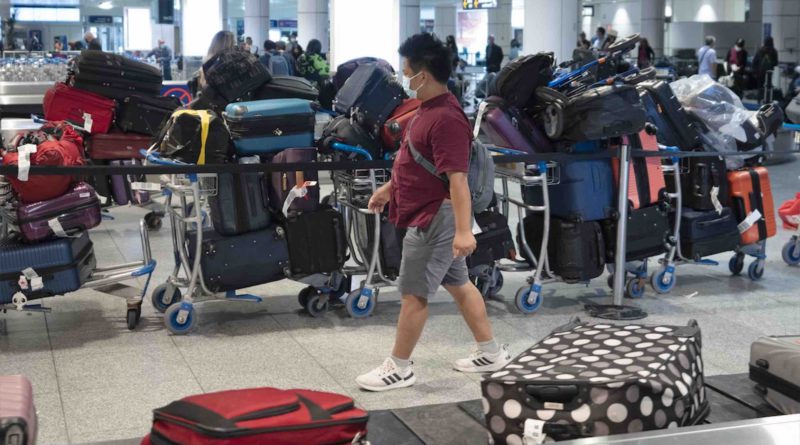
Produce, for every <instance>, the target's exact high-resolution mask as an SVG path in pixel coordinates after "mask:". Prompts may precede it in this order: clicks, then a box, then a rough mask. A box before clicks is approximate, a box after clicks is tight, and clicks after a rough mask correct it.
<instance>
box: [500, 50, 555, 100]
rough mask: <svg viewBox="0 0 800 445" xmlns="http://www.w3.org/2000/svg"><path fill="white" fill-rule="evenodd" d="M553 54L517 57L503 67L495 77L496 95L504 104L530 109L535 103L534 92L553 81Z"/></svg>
mask: <svg viewBox="0 0 800 445" xmlns="http://www.w3.org/2000/svg"><path fill="white" fill-rule="evenodd" d="M553 62H554V58H553V53H538V54H533V55H529V56H524V57H519V58H517V59H514V60H513V61H511V62H510V63H509V64H508V65H506V66H504V67H503V69H502V70H500V73H499V74H498V75H497V80H496V83H497V86H496V88H497V94H498V95H499V96H500V97H502V98H503V99H505V101H506V103H508V104H509V105H512V106H515V107H518V108H523V109H524V108H530V107H531V106H533V105H534V104H535V102H536V97H535V96H534V94H533V93H534V92H535V91H536V88H538V87H540V86H546V85H547V83H548V82H550V81H551V80H552V79H553Z"/></svg>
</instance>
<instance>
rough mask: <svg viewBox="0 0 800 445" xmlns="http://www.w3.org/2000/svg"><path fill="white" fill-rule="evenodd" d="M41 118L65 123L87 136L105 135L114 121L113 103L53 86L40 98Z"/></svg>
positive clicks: (75, 89) (61, 84)
mask: <svg viewBox="0 0 800 445" xmlns="http://www.w3.org/2000/svg"><path fill="white" fill-rule="evenodd" d="M43 107H44V118H45V119H47V120H49V121H69V122H72V123H73V124H75V125H77V126H79V127H83V128H85V129H86V131H87V132H88V133H91V134H98V133H108V130H109V129H111V123H112V122H113V121H114V109H115V108H116V102H115V101H114V100H113V99H108V98H106V97H103V96H99V95H97V94H94V93H90V92H89V91H85V90H81V89H78V88H73V87H71V86H69V85H67V84H65V83H57V84H56V85H55V86H54V87H53V88H50V89H49V90H47V92H46V93H45V94H44V101H43Z"/></svg>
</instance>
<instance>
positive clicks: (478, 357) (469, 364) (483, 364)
mask: <svg viewBox="0 0 800 445" xmlns="http://www.w3.org/2000/svg"><path fill="white" fill-rule="evenodd" d="M510 361H511V353H509V352H508V345H502V346H500V350H499V351H497V353H496V354H487V353H485V352H483V351H481V350H480V349H476V350H475V351H474V352H473V353H472V354H470V355H469V357H467V358H460V359H458V360H456V361H455V363H453V368H454V369H455V370H456V371H461V372H494V371H498V370H500V369H501V368H503V367H504V366H505V365H507V364H508V363H509V362H510Z"/></svg>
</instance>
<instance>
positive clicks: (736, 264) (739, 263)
mask: <svg viewBox="0 0 800 445" xmlns="http://www.w3.org/2000/svg"><path fill="white" fill-rule="evenodd" d="M728 269H729V270H730V271H731V273H732V274H733V275H739V274H740V273H742V271H743V270H744V254H741V253H737V254H736V255H734V256H733V257H731V260H730V261H728Z"/></svg>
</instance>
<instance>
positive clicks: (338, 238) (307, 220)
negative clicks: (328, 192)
mask: <svg viewBox="0 0 800 445" xmlns="http://www.w3.org/2000/svg"><path fill="white" fill-rule="evenodd" d="M286 234H287V239H288V243H289V264H290V273H291V276H292V277H302V276H305V275H311V274H315V273H331V272H335V271H337V270H340V269H341V268H342V266H344V263H345V261H347V237H346V234H345V227H344V218H343V217H342V215H341V214H340V213H339V212H337V211H336V210H334V209H332V208H330V207H327V208H320V209H318V210H316V211H314V212H305V213H299V214H290V216H289V217H288V218H286Z"/></svg>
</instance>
